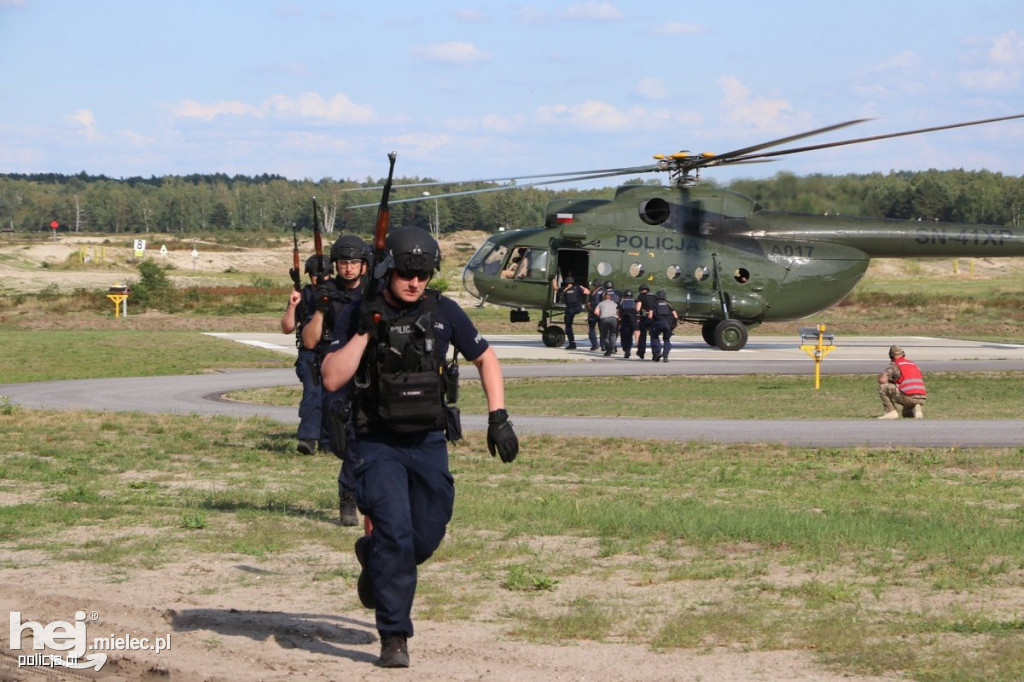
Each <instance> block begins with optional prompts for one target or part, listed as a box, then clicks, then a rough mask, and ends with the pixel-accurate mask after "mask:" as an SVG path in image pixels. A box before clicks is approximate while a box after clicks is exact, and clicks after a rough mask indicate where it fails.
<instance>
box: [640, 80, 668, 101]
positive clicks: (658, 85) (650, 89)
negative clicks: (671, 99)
mask: <svg viewBox="0 0 1024 682" xmlns="http://www.w3.org/2000/svg"><path fill="white" fill-rule="evenodd" d="M636 94H638V95H640V96H641V97H646V98H647V99H665V98H666V97H668V90H667V89H666V88H665V82H664V81H662V80H661V79H660V78H642V79H640V82H639V83H637V85H636Z"/></svg>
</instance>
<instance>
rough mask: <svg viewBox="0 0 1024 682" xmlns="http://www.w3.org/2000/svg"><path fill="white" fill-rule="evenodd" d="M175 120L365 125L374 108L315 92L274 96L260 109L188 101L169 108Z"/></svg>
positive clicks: (371, 118) (229, 102) (236, 103)
mask: <svg viewBox="0 0 1024 682" xmlns="http://www.w3.org/2000/svg"><path fill="white" fill-rule="evenodd" d="M172 112H173V114H174V116H175V117H177V118H201V119H203V120H205V121H212V120H213V119H215V118H217V117H219V116H251V117H253V118H257V119H262V118H266V117H267V116H271V115H275V116H280V117H284V118H296V119H321V120H324V121H327V122H330V123H367V122H369V121H371V120H373V117H374V111H373V107H370V106H365V105H359V104H355V103H354V102H353V101H352V100H350V99H349V98H348V96H347V95H344V94H342V93H338V94H336V95H334V96H333V97H331V98H330V99H324V98H323V97H321V96H320V95H319V94H317V93H315V92H306V93H303V94H301V95H299V96H298V97H290V96H288V95H273V96H271V97H269V98H268V99H266V100H264V101H263V102H262V103H261V104H260V105H259V106H253V105H252V104H247V103H245V102H239V101H237V100H232V101H224V102H214V103H213V104H202V103H201V102H197V101H195V100H193V99H187V100H184V101H182V102H181V103H179V104H177V105H176V106H174V107H173V108H172Z"/></svg>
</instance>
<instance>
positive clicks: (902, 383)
mask: <svg viewBox="0 0 1024 682" xmlns="http://www.w3.org/2000/svg"><path fill="white" fill-rule="evenodd" d="M893 362H895V363H896V366H897V367H899V368H900V380H899V381H898V382H896V386H897V387H898V388H899V389H900V392H901V393H905V394H906V395H928V391H926V390H925V388H924V377H922V376H921V369H920V368H919V367H918V366H917V365H915V364H914V363H912V362H911V361H910V360H907V359H906V358H899V359H897V360H893Z"/></svg>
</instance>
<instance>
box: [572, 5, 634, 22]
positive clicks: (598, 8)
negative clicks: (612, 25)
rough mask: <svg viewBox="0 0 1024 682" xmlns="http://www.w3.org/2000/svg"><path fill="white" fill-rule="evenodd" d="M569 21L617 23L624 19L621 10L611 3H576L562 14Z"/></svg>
mask: <svg viewBox="0 0 1024 682" xmlns="http://www.w3.org/2000/svg"><path fill="white" fill-rule="evenodd" d="M560 18H562V19H564V20H568V21H616V20H618V19H621V18H622V12H620V11H619V8H618V7H616V6H615V5H613V4H612V3H610V2H575V3H573V4H571V5H569V6H568V7H566V8H565V9H564V10H562V12H561V14H560Z"/></svg>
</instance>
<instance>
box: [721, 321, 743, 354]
mask: <svg viewBox="0 0 1024 682" xmlns="http://www.w3.org/2000/svg"><path fill="white" fill-rule="evenodd" d="M715 345H716V346H718V347H719V348H721V349H722V350H739V349H740V348H743V346H745V345H747V325H745V324H743V323H742V322H740V321H739V320H722V321H721V322H719V323H718V325H717V326H716V327H715Z"/></svg>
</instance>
